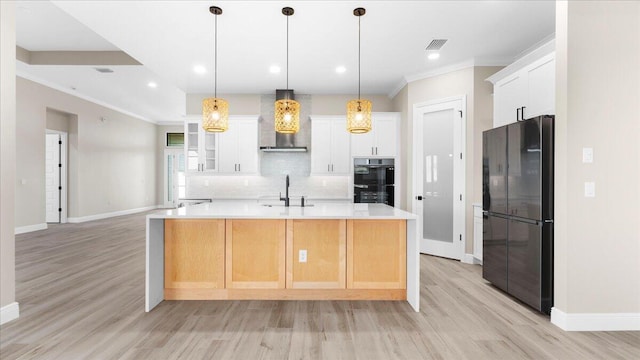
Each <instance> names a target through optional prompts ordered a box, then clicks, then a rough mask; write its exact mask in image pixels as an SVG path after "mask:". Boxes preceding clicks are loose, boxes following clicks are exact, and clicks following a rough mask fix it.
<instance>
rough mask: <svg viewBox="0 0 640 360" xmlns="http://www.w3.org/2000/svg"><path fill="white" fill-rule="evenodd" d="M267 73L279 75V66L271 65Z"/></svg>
mask: <svg viewBox="0 0 640 360" xmlns="http://www.w3.org/2000/svg"><path fill="white" fill-rule="evenodd" d="M269 72H270V73H272V74H279V73H280V66H278V65H271V66H270V67H269Z"/></svg>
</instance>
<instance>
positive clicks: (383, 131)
mask: <svg viewBox="0 0 640 360" xmlns="http://www.w3.org/2000/svg"><path fill="white" fill-rule="evenodd" d="M376 117H377V118H376V120H375V122H374V124H375V127H376V129H375V137H376V139H375V145H374V147H375V149H374V152H375V155H376V156H384V157H395V156H396V155H397V151H396V148H397V146H398V132H397V130H396V129H397V124H398V121H399V120H398V119H397V118H396V117H395V116H390V115H387V114H385V115H376Z"/></svg>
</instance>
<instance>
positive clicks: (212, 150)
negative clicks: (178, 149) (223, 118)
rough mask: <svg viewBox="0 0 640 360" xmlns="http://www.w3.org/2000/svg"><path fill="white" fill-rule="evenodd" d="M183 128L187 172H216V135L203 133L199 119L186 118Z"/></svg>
mask: <svg viewBox="0 0 640 360" xmlns="http://www.w3.org/2000/svg"><path fill="white" fill-rule="evenodd" d="M184 127H185V129H184V133H185V134H186V136H185V142H184V151H185V154H186V157H187V172H207V171H217V170H218V164H217V153H218V141H217V140H218V139H217V136H216V134H215V133H209V132H206V131H204V129H202V126H201V119H200V118H199V117H198V118H196V117H192V118H187V120H186V121H185V124H184Z"/></svg>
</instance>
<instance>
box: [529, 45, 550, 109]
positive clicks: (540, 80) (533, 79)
mask: <svg viewBox="0 0 640 360" xmlns="http://www.w3.org/2000/svg"><path fill="white" fill-rule="evenodd" d="M555 79H556V62H555V57H554V56H553V54H551V55H548V56H546V57H544V58H543V59H541V60H540V61H537V62H536V63H534V64H532V66H531V67H530V68H528V69H527V80H528V81H527V84H528V89H527V90H528V91H527V96H528V97H527V107H526V109H525V112H524V119H529V118H532V117H536V116H540V115H553V114H555V108H556V83H555Z"/></svg>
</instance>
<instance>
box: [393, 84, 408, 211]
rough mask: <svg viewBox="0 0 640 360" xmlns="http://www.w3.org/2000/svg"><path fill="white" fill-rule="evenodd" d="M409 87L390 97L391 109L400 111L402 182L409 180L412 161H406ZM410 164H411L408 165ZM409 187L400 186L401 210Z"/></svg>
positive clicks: (405, 207)
mask: <svg viewBox="0 0 640 360" xmlns="http://www.w3.org/2000/svg"><path fill="white" fill-rule="evenodd" d="M408 95H409V87H408V86H405V87H403V88H402V90H400V92H398V93H397V94H396V96H394V97H393V99H392V109H393V110H392V111H395V112H399V113H400V122H401V124H400V139H401V140H400V143H401V145H400V179H402V180H401V181H403V183H405V184H406V183H409V182H411V180H410V179H408V178H407V174H408V173H409V172H410V171H411V169H410V168H411V167H412V166H413V164H412V163H409V162H407V161H408V159H409V152H410V151H411V149H410V146H409V143H408V142H407V139H408V138H409V137H410V136H409V134H410V133H409V132H408V131H409V128H408V126H407V123H408V122H409V98H408ZM409 164H411V165H409ZM409 190H411V189H407V186H405V185H404V184H403V186H401V187H400V199H398V200H400V208H401V209H403V210H407V209H408V208H409V206H411V205H410V203H409V204H407V199H410V198H411V194H410V193H408V191H409Z"/></svg>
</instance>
